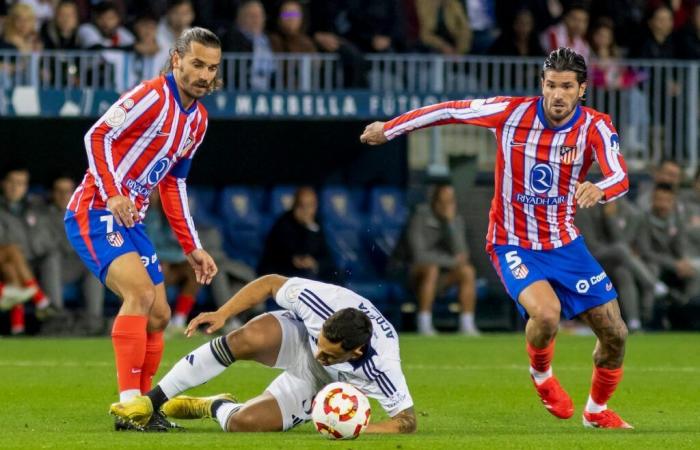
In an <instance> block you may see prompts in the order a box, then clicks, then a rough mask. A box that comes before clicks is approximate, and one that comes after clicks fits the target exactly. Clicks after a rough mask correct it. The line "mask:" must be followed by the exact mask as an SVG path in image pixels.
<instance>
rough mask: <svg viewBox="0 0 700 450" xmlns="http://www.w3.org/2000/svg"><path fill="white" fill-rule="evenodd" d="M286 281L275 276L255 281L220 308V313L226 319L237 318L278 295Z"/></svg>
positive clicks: (263, 277)
mask: <svg viewBox="0 0 700 450" xmlns="http://www.w3.org/2000/svg"><path fill="white" fill-rule="evenodd" d="M286 281H287V278H286V277H283V276H281V275H274V274H273V275H265V276H262V277H260V278H258V279H255V280H253V281H251V282H250V283H248V284H246V285H245V286H243V288H242V289H241V290H240V291H238V292H236V294H235V295H234V296H233V297H231V298H230V299H229V300H228V301H227V302H226V303H225V304H224V305H222V306H221V308H219V312H220V313H221V314H223V315H224V316H225V317H226V318H229V317H232V316H236V315H238V314H240V313H241V312H243V311H246V310H248V309H250V308H252V307H253V306H255V305H258V304H260V303H262V302H264V301H265V300H267V299H268V298H269V297H274V296H275V295H277V291H278V290H279V288H281V287H282V285H283V284H284V283H285V282H286Z"/></svg>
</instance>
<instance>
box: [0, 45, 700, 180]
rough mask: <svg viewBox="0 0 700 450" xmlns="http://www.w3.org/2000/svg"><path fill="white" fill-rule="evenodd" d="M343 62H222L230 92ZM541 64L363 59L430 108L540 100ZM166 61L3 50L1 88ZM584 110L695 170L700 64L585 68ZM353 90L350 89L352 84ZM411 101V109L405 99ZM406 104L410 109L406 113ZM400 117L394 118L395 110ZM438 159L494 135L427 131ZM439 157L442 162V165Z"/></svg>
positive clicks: (84, 82)
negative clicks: (499, 98) (462, 101)
mask: <svg viewBox="0 0 700 450" xmlns="http://www.w3.org/2000/svg"><path fill="white" fill-rule="evenodd" d="M343 64H344V63H343V61H342V60H341V58H340V57H339V56H338V55H329V54H275V55H272V56H271V57H268V58H262V59H261V58H255V57H254V55H252V54H235V53H228V54H225V55H224V61H223V64H222V77H223V80H224V88H223V89H224V90H225V91H229V92H256V91H258V92H260V91H267V92H270V91H271V92H333V91H338V90H343V89H346V85H345V77H344V72H345V71H346V69H347V67H344V65H343ZM541 64H542V60H541V58H516V57H492V56H488V57H482V56H464V57H444V56H440V55H429V54H393V55H391V54H382V55H366V56H365V68H366V75H367V77H366V83H365V85H364V86H365V87H364V88H362V89H364V90H368V91H370V92H373V93H379V94H381V95H382V96H385V97H387V98H389V97H392V96H396V95H399V94H423V95H425V94H430V95H431V96H433V97H434V98H435V99H436V101H437V100H440V99H443V98H444V99H448V98H473V97H488V96H493V95H536V94H538V93H539V91H540V78H539V77H540V70H541ZM161 66H162V64H156V61H154V60H147V59H144V58H139V57H138V56H137V55H135V54H133V53H129V52H121V51H113V50H110V51H45V52H40V53H31V54H21V53H17V52H13V51H6V50H3V51H0V89H11V88H13V87H17V86H34V87H39V88H40V89H66V88H75V89H106V90H115V91H123V90H124V89H126V88H127V87H129V86H132V85H134V84H135V83H137V82H138V81H139V80H140V79H146V78H151V77H153V76H156V75H157V74H158V73H159V71H160V69H161ZM590 69H591V70H590V76H589V87H588V90H587V95H586V100H585V102H586V105H588V106H591V107H593V108H595V109H597V110H599V111H603V112H606V113H608V114H609V115H610V116H611V118H612V120H613V123H615V124H616V126H617V127H618V129H619V131H620V134H621V137H622V141H623V145H622V149H623V151H624V154H625V156H626V158H627V159H628V160H629V161H630V162H631V163H632V164H633V165H634V164H635V163H639V164H640V165H642V164H646V163H649V162H653V161H658V160H659V159H661V158H675V159H676V160H678V161H679V162H680V163H681V164H683V165H684V166H685V167H687V168H688V169H689V170H692V169H693V168H695V167H697V164H698V152H700V144H699V142H698V139H699V133H698V127H699V121H698V112H699V111H698V109H699V105H698V103H699V101H698V99H700V62H698V61H690V62H685V61H677V60H659V61H655V60H617V61H614V62H605V63H600V62H597V61H591V62H590ZM354 87H356V86H354ZM409 103H411V102H409ZM412 106H414V105H413V104H407V105H406V107H407V108H408V107H412ZM397 112H398V111H397ZM432 133H433V136H432V138H431V139H430V141H429V142H428V145H429V146H430V147H431V148H432V149H433V153H434V158H433V159H435V160H439V159H440V157H441V156H440V155H439V154H438V153H439V151H440V150H441V148H442V147H447V148H448V149H449V147H450V146H460V145H462V146H464V143H465V142H468V143H469V147H470V149H474V150H472V151H473V152H475V153H476V154H478V156H479V157H480V160H481V161H492V160H493V159H494V154H493V151H487V150H486V149H490V148H491V139H492V138H491V133H489V132H488V131H487V130H480V129H477V128H474V127H452V128H451V127H446V128H445V129H441V130H435V131H432ZM442 159H444V158H442Z"/></svg>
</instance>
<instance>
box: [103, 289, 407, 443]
mask: <svg viewBox="0 0 700 450" xmlns="http://www.w3.org/2000/svg"><path fill="white" fill-rule="evenodd" d="M268 297H273V298H274V299H275V301H276V302H277V304H278V305H279V306H280V307H282V308H283V309H284V310H283V311H275V312H271V313H267V314H263V315H261V316H259V317H257V318H255V319H253V320H251V321H250V322H248V323H247V324H246V325H245V326H243V327H242V328H240V329H238V330H235V331H233V332H231V333H229V334H228V335H226V336H222V337H219V338H217V339H214V340H213V341H211V342H209V343H207V344H204V345H202V346H201V347H199V348H197V349H196V350H194V351H193V352H191V353H190V354H188V355H187V356H185V357H184V358H183V359H181V360H180V361H179V362H178V363H176V364H175V366H174V367H173V368H172V369H171V370H170V372H168V373H167V374H166V375H165V377H163V379H162V380H161V381H160V382H159V383H158V385H157V386H156V387H155V388H154V389H152V390H151V391H149V392H148V393H146V394H145V395H144V396H138V397H135V398H133V399H131V400H129V401H127V402H121V403H114V404H113V405H112V407H111V408H110V413H111V414H112V415H114V416H116V417H117V418H118V419H120V420H123V421H124V422H126V423H128V424H130V425H131V426H132V427H133V428H136V429H140V428H142V427H143V426H145V425H146V424H147V423H148V422H149V420H150V419H151V416H153V415H154V414H161V412H160V411H161V408H162V412H163V413H165V414H166V415H168V416H169V417H173V418H187V419H191V418H202V417H212V418H215V419H216V420H217V421H218V422H219V424H220V425H221V428H222V429H223V430H224V431H232V432H233V431H244V432H251V431H286V430H289V429H291V428H293V427H295V426H296V425H299V424H301V423H303V422H305V421H307V420H309V419H310V413H311V404H312V401H313V399H314V397H315V395H316V393H317V392H318V391H319V390H320V389H321V388H322V387H323V386H325V385H326V384H328V383H331V382H333V381H343V382H346V383H350V384H352V385H353V386H355V387H357V388H358V389H360V390H361V391H362V392H363V393H365V394H366V395H367V396H369V397H371V398H374V399H376V400H377V401H378V402H379V404H380V405H381V406H382V407H383V408H384V410H385V411H386V412H387V414H388V415H389V417H390V419H388V420H385V421H382V422H378V423H370V425H369V426H368V428H367V430H366V432H368V433H411V432H414V431H415V430H416V416H415V413H414V410H413V399H412V398H411V394H410V393H409V390H408V386H407V384H406V379H405V377H404V374H403V371H402V369H401V359H400V356H399V341H398V334H397V333H396V330H395V329H394V327H393V326H392V325H391V324H390V323H389V322H388V321H387V320H386V319H385V318H384V316H382V314H381V313H380V312H379V310H377V308H376V307H375V306H374V305H372V303H371V302H370V301H369V300H367V299H365V298H363V297H361V296H359V295H358V294H356V293H354V292H352V291H350V290H348V289H346V288H343V287H340V286H335V285H332V284H326V283H321V282H318V281H312V280H307V279H304V278H286V277H282V276H280V275H265V276H263V277H261V278H258V279H257V280H254V281H252V282H251V283H249V284H248V285H246V286H245V287H244V288H243V289H241V290H240V291H239V292H238V293H237V294H236V295H234V296H233V297H232V298H231V299H230V300H229V301H228V302H227V303H226V304H225V305H223V306H222V307H221V308H219V309H218V310H217V311H215V312H210V313H202V314H200V315H199V316H197V317H196V318H195V319H194V320H192V321H191V322H190V324H189V326H188V327H187V330H186V333H187V335H188V336H191V335H192V334H193V333H194V332H195V330H196V329H197V328H198V327H199V326H206V332H207V333H208V334H211V333H213V332H215V331H216V330H218V329H220V328H221V327H223V326H224V323H225V322H226V320H227V319H228V318H229V317H232V316H235V315H237V314H239V313H241V312H242V311H245V310H247V309H249V308H252V307H254V306H255V305H258V304H260V303H262V302H264V301H265V300H266V299H267V298H268ZM237 360H252V361H257V362H259V363H261V364H264V365H266V366H269V367H274V368H279V369H284V372H283V373H282V374H280V375H279V376H278V377H277V378H276V379H275V380H274V381H272V383H271V384H270V385H269V386H268V387H267V388H266V389H265V391H264V392H263V393H262V394H261V395H259V396H257V397H255V398H252V399H250V400H248V401H247V402H245V403H238V402H237V401H236V400H235V399H233V398H232V397H231V396H230V395H228V394H221V395H218V396H213V397H205V398H197V397H186V396H179V397H177V395H178V394H179V393H181V392H183V391H185V390H187V389H190V388H192V387H195V386H199V385H201V384H203V383H205V382H207V381H208V380H211V379H212V378H214V377H215V376H217V375H219V374H220V373H221V372H223V371H224V370H225V369H226V368H227V367H228V366H230V365H231V364H233V363H234V362H235V361H237Z"/></svg>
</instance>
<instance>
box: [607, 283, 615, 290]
mask: <svg viewBox="0 0 700 450" xmlns="http://www.w3.org/2000/svg"><path fill="white" fill-rule="evenodd" d="M612 288H613V284H612V283H605V290H606V291H612Z"/></svg>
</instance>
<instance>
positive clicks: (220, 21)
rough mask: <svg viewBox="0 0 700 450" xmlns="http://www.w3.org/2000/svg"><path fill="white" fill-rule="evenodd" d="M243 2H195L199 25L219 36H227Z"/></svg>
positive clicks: (218, 0) (203, 0)
mask: <svg viewBox="0 0 700 450" xmlns="http://www.w3.org/2000/svg"><path fill="white" fill-rule="evenodd" d="M241 3H242V0H216V1H212V0H193V5H194V10H195V11H197V25H201V26H203V27H206V28H208V29H210V30H211V31H213V32H214V33H216V34H217V35H218V36H223V35H224V34H226V32H227V31H228V29H229V27H230V23H231V17H236V14H238V8H239V6H240V4H241Z"/></svg>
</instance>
